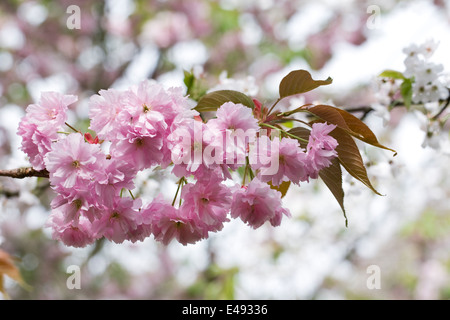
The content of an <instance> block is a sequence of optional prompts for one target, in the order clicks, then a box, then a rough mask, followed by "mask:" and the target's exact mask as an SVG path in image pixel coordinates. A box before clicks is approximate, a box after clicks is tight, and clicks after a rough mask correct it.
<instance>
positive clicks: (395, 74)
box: [379, 70, 405, 79]
mask: <svg viewBox="0 0 450 320" xmlns="http://www.w3.org/2000/svg"><path fill="white" fill-rule="evenodd" d="M379 77H383V78H392V79H405V76H404V75H403V73H401V72H399V71H395V70H384V71H383V72H382V73H380V75H379Z"/></svg>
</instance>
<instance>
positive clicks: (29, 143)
mask: <svg viewBox="0 0 450 320" xmlns="http://www.w3.org/2000/svg"><path fill="white" fill-rule="evenodd" d="M17 134H18V135H19V136H21V137H22V142H21V147H20V149H21V150H22V151H23V152H25V154H26V155H27V156H28V157H29V161H30V163H31V165H32V166H33V168H34V169H36V170H43V169H45V163H44V157H45V155H46V154H47V152H49V151H50V150H51V146H52V141H53V140H56V139H57V138H58V135H57V133H56V131H55V132H54V133H52V134H50V135H46V134H44V133H42V132H41V131H39V130H38V128H37V124H35V123H32V122H31V121H30V117H27V116H25V117H23V118H22V120H21V121H20V123H19V128H18V130H17Z"/></svg>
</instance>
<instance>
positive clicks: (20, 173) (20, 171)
mask: <svg viewBox="0 0 450 320" xmlns="http://www.w3.org/2000/svg"><path fill="white" fill-rule="evenodd" d="M0 176H2V177H11V178H15V179H23V178H27V177H41V178H48V177H49V172H48V171H47V170H46V169H44V170H40V171H38V170H35V169H33V168H32V167H26V168H17V169H11V170H0Z"/></svg>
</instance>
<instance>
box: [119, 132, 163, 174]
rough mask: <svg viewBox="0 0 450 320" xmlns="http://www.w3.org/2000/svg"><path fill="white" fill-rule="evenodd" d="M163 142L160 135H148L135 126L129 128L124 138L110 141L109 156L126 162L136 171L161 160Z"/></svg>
mask: <svg viewBox="0 0 450 320" xmlns="http://www.w3.org/2000/svg"><path fill="white" fill-rule="evenodd" d="M163 143H164V142H163V138H162V136H161V135H155V136H150V135H148V134H143V133H142V132H140V131H139V130H138V129H137V128H134V129H130V130H129V131H128V133H127V135H126V137H125V138H124V139H121V140H114V141H113V142H112V144H111V147H110V152H111V157H112V159H113V160H118V161H123V162H125V163H128V165H129V166H131V167H133V168H134V169H135V170H136V172H137V171H139V170H143V169H146V168H150V167H152V166H154V165H157V164H160V163H161V162H162V161H163V157H164V153H163V152H162V151H161V149H162V147H163Z"/></svg>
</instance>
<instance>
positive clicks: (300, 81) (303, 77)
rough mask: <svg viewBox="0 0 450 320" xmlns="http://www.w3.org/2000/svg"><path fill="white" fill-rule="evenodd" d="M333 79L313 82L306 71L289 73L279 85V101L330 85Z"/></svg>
mask: <svg viewBox="0 0 450 320" xmlns="http://www.w3.org/2000/svg"><path fill="white" fill-rule="evenodd" d="M332 81H333V79H331V78H330V77H328V79H326V80H313V78H312V77H311V74H310V73H309V72H308V71H306V70H294V71H291V72H290V73H289V74H288V75H287V76H286V77H284V78H283V79H282V80H281V83H280V88H279V91H280V99H282V98H285V97H288V96H292V95H294V94H299V93H305V92H308V91H311V90H313V89H315V88H317V87H320V86H323V85H328V84H331V82H332Z"/></svg>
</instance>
